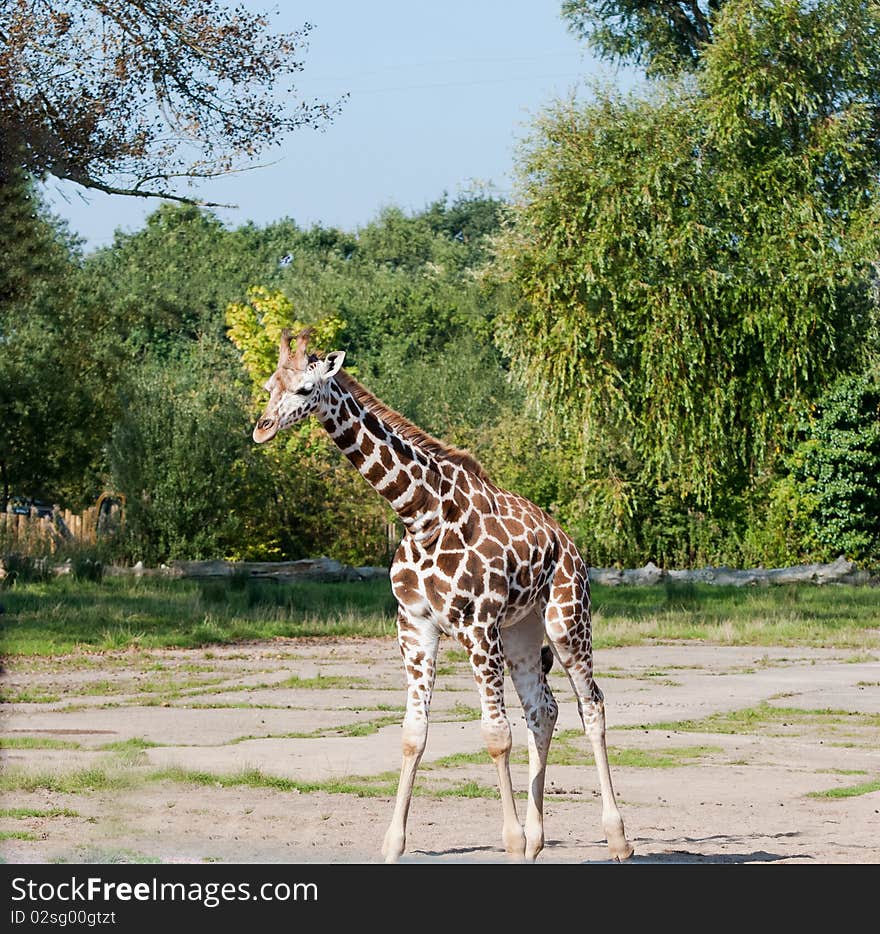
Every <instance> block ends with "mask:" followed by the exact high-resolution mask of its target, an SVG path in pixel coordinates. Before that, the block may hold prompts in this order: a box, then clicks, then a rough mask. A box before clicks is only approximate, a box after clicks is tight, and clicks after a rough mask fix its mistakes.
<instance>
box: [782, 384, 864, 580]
mask: <svg viewBox="0 0 880 934" xmlns="http://www.w3.org/2000/svg"><path fill="white" fill-rule="evenodd" d="M792 477H793V479H794V482H795V483H796V484H797V489H798V492H799V493H800V495H801V497H802V498H803V499H807V500H808V501H809V504H810V524H811V529H810V534H811V535H812V536H813V537H814V539H815V541H816V542H817V543H818V546H819V548H820V550H821V554H822V557H824V558H826V559H831V558H834V557H836V556H837V555H839V554H845V555H847V557H849V558H851V559H854V560H857V561H865V562H878V561H880V372H878V369H877V368H874V369H871V370H868V371H867V372H865V373H862V374H858V375H852V376H846V377H843V378H841V379H840V380H838V381H837V382H836V383H835V384H834V385H833V386H832V387H831V389H829V390H828V391H827V392H826V393H825V394H824V395H823V396H822V397H821V399H820V400H819V402H818V404H817V405H816V409H815V411H814V412H813V413H812V416H811V418H810V421H809V422H808V423H807V424H806V425H804V426H803V436H802V440H801V442H800V444H799V445H798V446H797V448H796V449H795V452H794V455H793V458H792Z"/></svg>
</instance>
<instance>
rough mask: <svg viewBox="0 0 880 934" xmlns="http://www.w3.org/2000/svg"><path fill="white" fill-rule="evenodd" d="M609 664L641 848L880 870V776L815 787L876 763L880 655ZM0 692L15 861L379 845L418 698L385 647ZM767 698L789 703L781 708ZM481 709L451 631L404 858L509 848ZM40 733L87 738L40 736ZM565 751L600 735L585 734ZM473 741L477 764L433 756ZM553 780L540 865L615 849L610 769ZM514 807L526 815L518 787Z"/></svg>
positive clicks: (250, 654) (622, 796) (101, 675)
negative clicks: (604, 783) (106, 780)
mask: <svg viewBox="0 0 880 934" xmlns="http://www.w3.org/2000/svg"><path fill="white" fill-rule="evenodd" d="M451 650H452V651H451ZM596 668H597V673H598V678H599V682H600V684H601V685H602V687H603V690H604V691H605V695H606V702H607V717H608V724H609V732H608V744H609V747H610V748H611V749H612V750H613V753H614V755H615V757H616V760H617V763H618V764H616V765H613V766H612V771H613V777H614V782H615V787H616V791H617V794H618V799H619V803H620V807H621V812H622V814H623V817H624V821H625V823H626V827H627V832H628V835H629V837H630V840H631V841H632V842H633V844H634V846H635V849H636V855H635V857H634V860H635V861H636V862H655V863H656V862H723V863H751V862H758V863H761V862H807V863H876V862H880V791H873V792H867V793H861V794H854V795H851V796H848V797H839V798H835V797H828V796H823V795H822V794H821V793H823V792H827V791H829V790H831V789H837V788H839V789H844V788H851V787H853V786H858V785H863V784H865V783H870V782H875V783H876V781H877V780H878V779H880V661H878V659H877V658H876V656H872V655H871V654H865V653H862V654H859V655H855V654H854V653H853V652H852V651H848V650H833V649H804V648H765V647H745V648H735V647H720V646H715V645H704V644H698V643H687V644H683V643H682V644H662V645H652V646H647V647H639V648H620V649H606V650H603V651H600V652H597V655H596ZM294 676H295V677H294ZM319 678H320V680H318V679H319ZM551 684H552V685H553V688H554V691H555V693H556V696H557V699H558V700H559V702H560V707H561V713H560V719H559V724H558V730H559V731H563V739H564V737H565V735H566V734H565V732H564V731H574V730H577V729H578V727H579V723H578V717H577V710H576V706H575V703H574V700H573V697H572V695H571V691H570V689H569V687H568V684H567V681H566V680H565V679H564V677H563V676H562V675H561V674H560V673H559V672H558V671H556V670H554V672H553V674H552V676H551ZM4 688H5V692H6V695H7V697H9V698H10V700H11V702H10V703H8V704H6V705H5V716H4V719H3V723H2V727H3V733H4V737H5V738H6V739H7V740H8V742H9V743H10V745H7V747H6V748H4V750H3V759H4V767H5V768H6V770H7V785H8V786H11V787H10V789H9V790H7V791H6V792H5V793H4V795H3V799H4V800H3V803H2V806H3V808H4V809H6V810H4V812H3V814H4V816H3V817H2V819H0V829H2V830H3V831H5V832H6V833H5V834H4V836H5V837H6V839H4V840H3V841H2V843H0V847H2V850H0V853H2V856H3V858H4V859H5V860H7V861H8V862H15V863H18V862H47V861H50V860H69V861H99V862H110V861H129V860H158V861H162V862H232V863H244V862H266V863H274V862H374V861H377V860H378V859H379V850H380V847H381V842H382V837H383V834H384V831H385V827H386V824H387V821H388V820H389V818H390V816H391V809H392V798H391V796H390V794H389V793H388V791H387V787H386V786H387V783H388V781H389V780H391V781H393V779H394V776H393V775H389V774H388V773H396V770H397V768H398V767H399V761H400V760H399V743H400V726H399V722H400V718H401V716H402V713H401V710H402V705H403V704H404V703H405V690H404V679H403V671H402V666H401V663H400V656H399V655H398V652H397V648H396V645H395V643H394V642H393V641H392V640H346V641H341V640H340V641H336V642H332V643H328V642H320V641H276V642H272V643H259V644H248V645H239V646H235V647H229V648H215V649H212V650H210V651H209V650H193V651H149V652H146V651H130V652H117V653H106V654H103V655H79V656H70V657H65V658H61V659H56V660H51V661H46V660H43V661H21V662H19V663H17V664H14V665H13V666H12V670H11V671H10V672H8V673H7V675H6V677H5V678H4ZM763 704H766V705H770V707H771V708H780V709H783V711H784V712H783V713H781V714H778V715H773V710H772V709H771V710H770V711H769V712H768V710H767V708H765V707H760V706H759V705H763ZM476 705H477V696H476V691H475V688H474V686H473V681H472V679H471V675H470V668H469V665H468V663H467V662H466V661H464V660H463V659H462V658H461V655H460V653H457V652H455V651H454V646H452V644H450V643H449V642H448V641H447V642H445V643H444V644H443V647H442V649H441V660H440V674H439V677H438V684H437V689H436V693H435V701H434V706H433V710H432V723H431V730H430V734H429V739H428V748H427V752H426V754H425V758H424V764H425V765H426V766H427V768H425V769H423V770H422V771H421V772H420V788H421V792H422V793H421V794H420V795H419V796H418V797H416V798H415V799H414V802H413V806H412V810H411V814H410V823H409V830H408V851H407V854H406V856H405V858H406V859H409V860H417V861H432V860H440V861H463V860H467V861H475V862H497V861H503V860H504V859H505V855H504V852H503V849H502V847H501V842H500V830H501V813H500V803H499V802H498V801H497V800H495V799H493V798H491V797H486V796H485V795H487V794H488V793H489V789H491V788H494V785H495V772H494V767H493V766H492V764H491V762H490V760H489V759H488V756H486V755H485V754H484V753H483V754H482V755H481V753H482V750H483V746H482V740H481V737H480V729H479V723H478V721H477V720H476V719H474V718H475V716H476V715H478V711H476V709H475V708H476ZM508 706H509V712H510V716H511V721H512V724H513V729H514V744H515V747H514V752H515V755H514V759H515V761H514V763H513V766H512V773H513V779H514V786H515V787H516V788H517V789H518V790H524V789H525V787H526V778H527V767H526V765H525V764H524V761H523V752H522V751H523V750H524V749H525V727H524V724H523V723H522V714H521V710H520V708H519V706H518V704H517V703H516V695H515V693H514V691H513V689H512V686H510V685H508ZM756 707H757V708H759V713H758V715H757V716H753V717H751V718H749V719H746V718H744V717H742V716H740V717H737V718H736V721H735V723H736V725H735V726H734V727H732V729H733V730H734V732H727V733H719V732H714V731H711V730H708V731H707V729H706V724H705V722H704V723H703V724H700V723H682V721H695V720H696V721H699V720H701V719H703V718H706V717H707V716H710V715H713V714H720V713H726V712H736V711H742V710H745V709H751V708H756ZM822 711H825V712H824V713H822ZM827 711H831V712H830V713H829V712H827ZM731 722H733V721H731ZM660 724H667V725H668V726H666V727H664V728H661V729H657V728H656V727H657V725H660ZM359 734H360V735H359ZM567 735H568V736H572V735H573V734H571V733H569V734H567ZM27 738H30V740H28V739H27ZM130 739H140V740H143V741H145V743H146V744H155V745H146V748H144V749H143V750H142V751H137V750H135V751H134V752H133V753H132V752H129V754H128V755H123V754H121V753H120V752H118V751H114V750H112V749H111V750H108V749H101V748H100V747H102V746H105V745H106V744H108V743H117V742H119V741H124V740H130ZM44 741H50V742H51V741H56V742H57V741H64V742H66V743H68V744H69V745H72V746H73V747H74V748H39V744H40V743H42V742H44ZM23 742H32V743H34V742H35V743H36V744H37V748H23V747H22V743H23ZM572 745H574V746H575V747H578V748H581V749H583V750H586V748H587V746H586V743H585V741H584V740H583V738H582V737H579V738H577V739H575V740H571V741H569V744H568V749H569V750H571V749H572ZM557 746H558V747H559V748H565V743H564V742H562V741H560V743H558V744H557ZM459 753H465V754H472V755H471V756H470V758H472V759H473V760H474V761H464V762H458V763H455V762H453V763H449V762H442V761H440V762H438V760H442V759H444V758H445V757H448V756H451V755H454V754H459ZM585 759H586V754H585ZM566 761H568V762H570V757H569V760H566ZM174 766H177V767H181V768H183V769H189V770H198V771H200V772H203V773H213V774H214V775H216V776H221V777H222V776H229V775H232V774H234V773H236V772H238V771H240V770H242V769H258V770H260V772H261V773H262V774H263V775H264V776H280V777H284V778H288V779H293V780H295V781H296V782H298V783H301V784H304V783H316V784H319V785H321V784H322V783H323V785H324V787H323V788H320V787H319V788H318V789H317V790H312V789H310V788H304V789H303V790H296V789H294V790H290V789H281V790H279V789H275V788H271V787H254V786H250V785H232V786H228V785H227V784H223V783H221V782H219V781H217V782H212V781H211V780H210V779H207V780H205V781H206V783H202V784H192V783H189V782H186V781H182V780H179V778H178V779H174V778H170V777H166V778H164V779H159V778H157V773H159V772H160V771H161V770H163V769H167V768H168V767H174ZM94 767H97V768H98V770H99V771H100V772H101V773H102V774H104V775H106V776H110V777H111V778H114V779H116V780H118V784H119V786H120V787H104V788H98V789H97V790H94V789H92V790H89V789H88V788H87V787H86V788H84V789H83V788H80V789H76V788H73V789H70V790H63V789H59V788H56V789H55V790H47V788H46V787H45V783H42V787H37V788H36V789H35V790H25V788H26V786H27V782H26V780H25V779H26V777H27V776H28V775H31V774H33V773H38V772H42V773H45V772H52V773H57V775H59V776H61V777H62V778H63V777H64V776H70V775H71V774H72V773H76V772H78V771H79V770H83V769H89V768H94ZM17 775H19V776H22V780H21V781H18V780H15V779H14V776H17ZM352 776H361V777H368V778H369V780H364V781H363V783H362V784H363V787H365V788H367V789H372V791H373V792H374V793H376V792H378V793H377V794H376V795H375V796H363V797H361V796H358V795H356V794H352V793H341V792H340V791H339V790H338V787H334V786H329V785H328V784H327V783H328V782H329V781H330V780H331V779H339V780H341V781H345V780H348V779H350V778H351V777H352ZM10 779H13V780H10ZM383 783H385V784H384V785H383ZM86 784H88V783H86ZM462 788H464V789H465V790H466V791H468V790H469V794H471V795H474V794H475V795H477V796H468V794H462V791H461V790H462ZM548 790H549V794H548V796H547V803H546V820H545V830H546V837H547V847H546V849H545V851H544V853H543V854H542V855H541V857H540V859H541V861H542V862H592V861H601V860H605V859H606V858H607V849H606V847H605V844H604V840H603V837H602V831H601V824H600V816H601V803H600V799H599V797H598V781H597V777H596V772H595V769H594V767H593V766H592V765H591V764H590V763H589V762H586V763H584V764H582V763H580V762H575V763H573V764H557V765H551V767H550V768H549V771H548ZM817 793H818V796H817ZM481 795H482V796H481ZM518 806H519V809H520V815H521V816H523V815H524V812H525V801H521V802H518ZM11 808H27V809H33V810H36V811H41V812H44V814H45V812H51V811H52V810H53V809H67V810H68V811H70V812H72V814H73V815H75V816H65V815H64V814H56V815H55V816H32V817H23V818H22V817H13V816H12V815H11V814H10V812H9V809H11ZM10 832H12V833H13V834H18V835H21V834H24V835H25V836H26V837H28V838H29V839H17V838H15V837H10V836H9V834H10Z"/></svg>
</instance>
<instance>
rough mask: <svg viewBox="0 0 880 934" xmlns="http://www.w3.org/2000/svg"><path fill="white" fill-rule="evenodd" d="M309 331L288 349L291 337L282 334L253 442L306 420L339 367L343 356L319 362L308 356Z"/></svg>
mask: <svg viewBox="0 0 880 934" xmlns="http://www.w3.org/2000/svg"><path fill="white" fill-rule="evenodd" d="M310 336H311V328H306V329H305V330H304V331H300V333H299V334H297V336H296V344H295V346H294V347H291V333H290V331H289V330H288V329H286V328H285V330H284V331H283V332H282V333H281V349H280V352H279V355H278V366H277V367H276V369H275V372H274V373H273V374H272V375H271V376H270V377H269V379H268V380H267V381H266V383H265V385H264V386H263V388H264V389H265V390H266V392H268V393H269V403H268V405H267V406H266V408H265V411H264V412H263V415H262V417H261V418H260V420H259V421H258V422H257V424H256V426H255V427H254V435H253V437H254V441H256V442H257V444H262V443H263V442H264V441H269V440H270V439H271V438H274V437H275V435H276V434H277V433H278V432H279V431H280V430H281V429H282V428H289V427H290V426H291V425H293V424H294V423H296V422H298V421H301V420H302V419H304V418H307V417H308V416H309V415H311V414H312V412H314V411H315V409H316V408H317V407H318V403H319V402H320V400H321V398H322V396H323V394H324V393H323V390H324V388H325V386H326V384H327V382H328V381H329V380H331V379H332V378H333V377H334V376H335V375H336V374H337V373H338V372H339V370H340V368H341V367H342V362H343V360H344V359H345V352H344V351H341V350H336V351H333V353H329V354H327V356H326V357H324V358H320V357H317V356H316V355H315V354H310V353H308V352H307V350H306V347H307V345H308V342H309V337H310Z"/></svg>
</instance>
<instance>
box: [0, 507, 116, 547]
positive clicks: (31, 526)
mask: <svg viewBox="0 0 880 934" xmlns="http://www.w3.org/2000/svg"><path fill="white" fill-rule="evenodd" d="M100 514H101V506H100V503H99V504H96V505H95V506H91V507H89V508H88V509H85V510H83V511H82V512H80V513H75V512H71V510H69V509H57V510H56V511H55V517H54V518H49V517H47V516H37V515H36V514H34V513H33V512H32V513H31V514H30V515H17V514H15V513H12V512H5V513H0V547H2V548H3V549H4V550H6V551H20V552H23V553H25V554H31V553H40V554H44V553H45V552H47V551H51V552H54V551H56V550H57V548H58V546H59V545H61V544H63V543H65V542H68V543H70V542H75V543H77V544H82V545H94V544H95V542H96V541H97V539H98V520H99V517H100Z"/></svg>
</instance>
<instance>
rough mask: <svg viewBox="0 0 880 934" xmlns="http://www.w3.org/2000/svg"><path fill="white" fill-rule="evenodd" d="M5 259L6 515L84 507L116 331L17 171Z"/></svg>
mask: <svg viewBox="0 0 880 934" xmlns="http://www.w3.org/2000/svg"><path fill="white" fill-rule="evenodd" d="M0 256H2V257H3V261H2V262H0V347H2V353H0V425H2V431H0V509H5V508H6V502H7V499H8V497H9V496H10V495H13V494H18V495H22V496H26V497H35V498H41V499H48V500H49V501H56V502H67V503H71V504H73V503H81V502H82V501H83V500H88V499H90V498H91V497H92V496H93V495H96V492H95V488H96V486H97V481H96V472H97V469H98V462H99V459H100V444H101V439H102V437H103V431H104V428H105V423H103V422H102V419H103V417H104V415H105V412H106V411H107V407H108V404H109V402H110V394H111V392H112V381H113V374H114V372H115V370H116V364H115V361H114V359H113V356H112V354H111V352H110V351H109V332H110V328H109V327H108V323H107V322H106V321H104V320H103V319H102V316H101V313H100V310H99V309H98V308H97V307H96V306H94V305H93V304H92V303H90V302H89V301H88V300H87V299H86V298H85V297H84V296H83V295H82V294H81V293H80V291H79V289H78V276H79V265H78V264H79V257H78V255H77V252H76V245H75V244H74V243H73V241H72V240H71V238H70V237H69V236H68V234H67V232H66V231H65V229H64V227H63V226H62V225H61V224H60V223H59V222H58V221H57V220H56V219H54V218H53V217H51V216H50V215H49V214H48V213H47V212H46V211H45V209H44V207H43V205H42V203H41V201H40V199H39V198H38V196H37V194H36V191H35V188H34V186H33V184H32V183H31V181H30V180H28V179H27V178H26V177H25V176H24V175H21V174H20V173H18V172H17V171H13V172H12V173H11V174H8V175H6V176H2V177H0ZM98 492H100V491H99V490H98Z"/></svg>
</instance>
